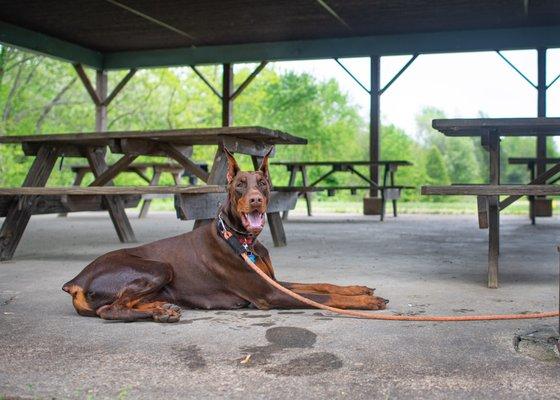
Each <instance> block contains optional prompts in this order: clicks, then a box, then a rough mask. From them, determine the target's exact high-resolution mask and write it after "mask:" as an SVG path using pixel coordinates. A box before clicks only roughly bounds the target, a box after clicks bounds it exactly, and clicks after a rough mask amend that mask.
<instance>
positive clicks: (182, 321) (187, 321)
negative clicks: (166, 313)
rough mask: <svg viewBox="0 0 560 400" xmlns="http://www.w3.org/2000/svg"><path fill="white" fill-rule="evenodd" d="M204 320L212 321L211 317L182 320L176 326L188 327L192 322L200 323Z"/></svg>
mask: <svg viewBox="0 0 560 400" xmlns="http://www.w3.org/2000/svg"><path fill="white" fill-rule="evenodd" d="M205 319H212V317H200V318H191V319H184V320H181V321H179V322H177V324H183V325H188V324H192V323H193V322H194V321H202V320H205Z"/></svg>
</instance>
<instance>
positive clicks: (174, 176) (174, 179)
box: [172, 172, 196, 186]
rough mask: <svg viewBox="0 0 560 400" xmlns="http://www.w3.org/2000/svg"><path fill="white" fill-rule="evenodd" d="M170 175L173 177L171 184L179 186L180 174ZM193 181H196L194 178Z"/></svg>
mask: <svg viewBox="0 0 560 400" xmlns="http://www.w3.org/2000/svg"><path fill="white" fill-rule="evenodd" d="M172 175H173V182H175V186H181V183H182V181H181V173H180V172H177V173H172ZM194 179H196V177H195V178H194ZM194 184H196V182H195V183H193V185H194Z"/></svg>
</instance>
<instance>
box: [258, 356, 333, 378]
mask: <svg viewBox="0 0 560 400" xmlns="http://www.w3.org/2000/svg"><path fill="white" fill-rule="evenodd" d="M341 367H342V360H341V359H340V358H338V357H337V356H336V355H334V354H332V353H327V352H321V353H311V354H307V355H305V356H301V357H296V358H293V359H291V360H290V361H288V362H287V363H284V364H280V365H276V366H273V367H268V368H266V369H265V372H266V373H268V374H272V375H277V376H307V375H317V374H320V373H323V372H329V371H333V370H336V369H339V368H341Z"/></svg>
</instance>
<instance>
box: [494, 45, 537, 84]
mask: <svg viewBox="0 0 560 400" xmlns="http://www.w3.org/2000/svg"><path fill="white" fill-rule="evenodd" d="M496 53H497V54H498V55H499V56H500V57H501V58H502V60H504V61H505V62H506V63H507V64H508V65H509V66H510V67H511V68H513V70H514V71H515V72H517V73H518V74H519V75H520V76H521V77H522V78H523V79H525V80H526V81H527V82H528V83H529V85H531V86H533V87H534V88H535V89H537V85H535V84H534V83H533V82H532V81H531V80H530V79H529V78H527V75H525V74H524V73H523V72H521V70H520V69H519V68H517V67H516V66H515V65H514V64H513V63H512V62H511V61H510V60H508V59H507V57H506V56H504V55H503V54H502V53H501V51H500V50H496Z"/></svg>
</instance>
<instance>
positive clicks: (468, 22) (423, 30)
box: [0, 0, 560, 198]
mask: <svg viewBox="0 0 560 400" xmlns="http://www.w3.org/2000/svg"><path fill="white" fill-rule="evenodd" d="M0 42H1V43H4V44H7V45H11V46H16V47H19V48H22V49H25V50H30V51H33V52H38V53H41V54H45V55H48V56H52V57H56V58H59V59H62V60H65V61H68V62H71V63H73V64H74V65H75V67H76V70H77V72H78V75H79V76H80V78H81V80H82V82H83V83H84V85H85V87H86V89H87V90H88V92H89V94H90V95H91V97H92V100H93V102H94V104H95V106H96V110H97V113H96V130H97V131H105V130H106V128H107V105H108V104H109V103H110V101H111V100H112V99H113V98H114V97H115V96H116V95H117V94H118V92H119V91H120V90H121V89H122V88H123V87H124V86H125V85H126V83H127V82H128V80H129V79H131V78H132V76H133V75H134V73H135V71H136V70H137V69H139V68H150V67H170V66H191V67H192V68H193V70H194V72H195V73H197V74H198V75H199V76H200V77H201V79H203V80H205V78H204V76H203V75H202V74H201V73H200V72H199V70H197V69H196V66H197V65H207V64H222V65H223V82H222V87H221V88H214V87H213V86H212V85H210V84H209V83H208V82H207V81H206V80H205V82H206V83H207V84H208V85H209V87H210V89H211V90H212V91H213V92H214V94H216V95H217V96H219V97H220V99H221V101H222V125H223V126H230V125H232V123H233V102H234V99H235V97H237V95H239V94H240V93H241V92H242V90H243V89H244V88H245V87H246V86H247V85H248V84H249V83H250V82H251V80H252V79H253V78H255V77H256V75H257V74H258V72H260V70H262V68H264V67H265V66H266V63H267V62H269V61H286V60H302V59H325V58H335V59H337V60H338V58H343V57H369V58H370V60H371V83H370V86H369V87H365V86H364V85H362V84H361V83H360V82H358V83H359V84H360V85H362V87H363V88H364V89H365V90H366V91H367V92H368V93H369V95H370V104H371V105H370V150H369V155H370V160H372V161H377V160H379V154H380V152H379V143H380V140H379V135H380V100H381V95H382V93H383V92H384V91H385V90H386V89H387V88H388V87H389V86H390V85H391V84H392V83H393V82H394V81H395V80H396V79H397V78H398V77H399V76H400V74H402V73H403V72H404V70H405V69H406V68H407V67H408V66H409V65H410V64H411V63H412V62H413V61H414V59H415V58H416V57H417V56H418V55H420V54H428V53H452V52H469V51H499V50H515V49H537V51H538V82H537V83H534V84H533V86H534V87H535V89H536V90H537V91H538V104H537V109H538V113H537V115H538V116H539V117H543V116H546V90H547V88H548V86H550V84H548V85H547V82H546V50H547V49H548V48H555V47H560V3H559V2H557V1H554V0H518V1H503V0H476V1H467V0H450V1H446V0H425V1H404V0H399V1H394V0H375V1H367V0H352V1H345V0H326V1H325V0H306V1H272V0H264V1H258V2H257V1H216V0H213V1H179V0H162V1H157V2H153V1H148V0H138V1H131V0H85V1H70V0H62V1H55V0H49V1H39V0H22V1H17V2H14V1H7V0H0ZM499 54H500V53H499ZM389 55H412V57H411V59H410V61H409V62H408V63H407V64H406V65H405V66H404V67H403V69H401V71H399V72H398V73H397V74H396V75H395V76H394V78H393V79H391V80H390V81H389V83H388V84H387V85H386V86H385V87H381V86H380V58H381V57H382V56H389ZM506 61H507V62H508V60H507V59H506ZM250 62H257V63H260V65H259V66H258V67H257V68H256V69H255V71H254V73H253V74H251V75H250V76H249V78H248V79H247V80H246V81H245V82H244V83H242V84H241V85H240V86H239V87H238V88H237V89H236V88H234V87H233V64H234V63H250ZM342 66H343V65H342ZM83 67H90V68H93V69H94V70H96V71H97V74H96V82H95V83H92V82H90V81H89V79H88V78H87V75H86V74H85V72H84V70H83ZM343 68H344V67H343ZM514 68H515V67H514ZM118 69H128V70H130V72H129V74H128V75H126V77H125V78H124V79H123V81H122V82H121V83H120V84H119V85H117V87H116V88H115V89H114V90H113V92H112V93H108V91H107V71H109V70H118ZM347 72H348V73H349V74H350V75H351V76H352V74H351V72H350V71H347ZM518 72H519V71H518ZM352 77H353V76H352ZM536 152H537V155H538V157H541V158H544V157H545V156H546V139H544V138H543V139H539V140H538V143H537V149H536ZM540 168H544V165H542V166H540ZM539 172H542V171H539ZM370 177H371V179H372V180H373V181H374V182H378V181H379V176H378V169H377V168H376V167H373V166H372V167H371V170H370ZM370 195H371V196H372V198H375V197H376V196H377V190H376V189H374V188H372V189H371V193H370Z"/></svg>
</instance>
